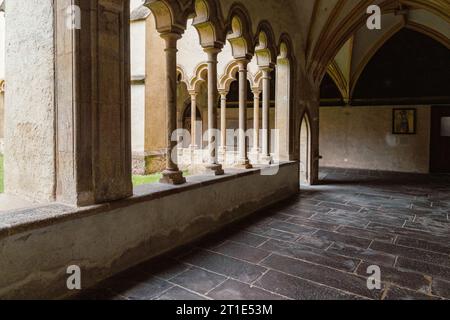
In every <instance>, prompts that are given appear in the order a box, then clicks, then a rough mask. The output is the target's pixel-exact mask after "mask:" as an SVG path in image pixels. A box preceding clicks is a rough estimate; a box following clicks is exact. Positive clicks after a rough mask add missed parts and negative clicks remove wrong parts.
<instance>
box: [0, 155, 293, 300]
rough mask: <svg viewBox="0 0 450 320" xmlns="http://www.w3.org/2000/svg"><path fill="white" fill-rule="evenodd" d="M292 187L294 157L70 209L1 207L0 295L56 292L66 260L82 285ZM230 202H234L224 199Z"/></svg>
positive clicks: (62, 291) (61, 289)
mask: <svg viewBox="0 0 450 320" xmlns="http://www.w3.org/2000/svg"><path fill="white" fill-rule="evenodd" d="M297 192H298V164H297V163H293V162H292V163H285V164H282V165H281V166H280V168H279V173H278V174H277V175H273V176H267V175H261V173H260V170H258V169H255V170H250V171H235V173H234V174H231V175H230V174H227V176H224V177H219V178H217V177H205V176H203V177H201V176H200V177H191V178H189V179H188V184H187V185H185V186H182V187H174V186H167V185H160V184H153V185H148V186H142V187H141V188H137V189H135V196H134V197H133V198H131V199H127V200H122V203H121V202H116V203H111V204H107V205H104V206H97V207H93V208H86V209H84V210H82V209H80V211H78V212H77V211H73V210H74V209H72V208H70V207H65V206H62V205H56V204H55V205H51V206H48V207H45V208H40V209H29V210H24V211H21V212H11V213H5V214H2V215H0V256H1V257H2V259H0V298H2V299H3V298H24V297H25V298H28V299H30V298H59V297H65V296H68V295H70V294H73V292H69V291H68V290H67V287H66V281H67V273H66V271H67V267H68V266H70V265H78V266H79V267H80V268H81V272H82V273H81V275H82V278H81V281H82V288H84V289H86V288H88V287H90V286H92V285H93V284H95V283H96V282H98V281H101V280H102V279H104V278H106V277H108V276H111V275H112V274H115V273H117V272H120V271H122V270H125V269H127V268H129V267H132V266H134V265H136V264H138V263H140V262H143V261H146V260H148V259H150V258H152V257H154V256H156V255H159V254H161V253H164V252H166V251H168V250H171V249H173V248H175V247H177V246H180V245H182V244H186V243H187V242H190V241H192V240H194V239H197V238H199V237H201V236H203V235H205V234H207V233H210V232H213V231H215V230H216V229H218V228H220V227H222V226H224V225H225V224H228V223H230V222H232V221H235V220H236V219H240V218H243V217H245V216H247V215H249V214H251V213H253V212H255V211H257V210H258V209H261V208H263V207H265V206H267V205H270V204H273V203H275V202H277V201H280V200H282V199H285V198H286V197H289V196H291V195H294V194H296V193H297ZM230 204H233V205H232V206H230Z"/></svg>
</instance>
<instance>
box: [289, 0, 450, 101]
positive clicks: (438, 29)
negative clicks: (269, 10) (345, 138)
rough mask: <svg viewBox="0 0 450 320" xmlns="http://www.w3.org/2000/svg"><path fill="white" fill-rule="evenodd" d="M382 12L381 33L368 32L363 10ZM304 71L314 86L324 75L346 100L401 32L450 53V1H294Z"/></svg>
mask: <svg viewBox="0 0 450 320" xmlns="http://www.w3.org/2000/svg"><path fill="white" fill-rule="evenodd" d="M373 4H376V5H378V6H379V7H380V8H381V10H382V28H381V30H369V29H368V28H367V27H366V21H367V18H368V15H367V12H366V11H367V8H368V7H369V6H370V5H373ZM292 5H293V6H294V7H295V10H297V15H298V17H299V19H300V24H301V30H300V32H301V35H302V37H301V38H302V39H304V43H303V46H304V52H305V62H306V65H305V68H306V70H307V71H308V72H309V73H310V74H312V76H313V78H314V80H315V81H321V80H322V79H323V76H324V75H325V73H326V72H328V74H329V75H330V76H331V78H332V79H333V80H334V82H335V83H336V85H337V86H338V88H339V90H340V92H341V94H342V96H343V97H344V100H348V99H350V97H351V96H352V93H353V90H354V88H355V85H356V83H357V81H358V78H359V77H360V75H361V73H362V71H363V70H364V68H365V66H366V65H367V63H368V62H369V61H370V60H371V58H372V57H373V55H374V54H375V53H376V52H377V50H378V49H379V48H380V47H381V46H382V45H383V44H384V43H385V42H386V41H387V40H388V39H390V38H391V37H392V36H393V35H394V34H396V33H397V32H398V31H399V30H401V29H402V28H410V29H413V30H415V31H419V32H422V33H424V34H426V35H427V36H429V37H431V38H433V39H435V40H437V41H439V42H441V43H442V44H444V45H445V46H446V47H447V48H449V49H450V1H449V0H375V1H374V0H297V1H292Z"/></svg>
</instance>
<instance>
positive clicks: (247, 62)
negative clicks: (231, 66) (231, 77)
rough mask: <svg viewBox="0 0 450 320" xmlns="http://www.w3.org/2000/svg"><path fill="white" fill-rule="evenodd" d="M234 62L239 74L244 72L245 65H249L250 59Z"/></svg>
mask: <svg viewBox="0 0 450 320" xmlns="http://www.w3.org/2000/svg"><path fill="white" fill-rule="evenodd" d="M236 62H237V64H238V66H239V72H241V71H246V70H247V65H248V64H249V63H250V59H248V58H241V59H236Z"/></svg>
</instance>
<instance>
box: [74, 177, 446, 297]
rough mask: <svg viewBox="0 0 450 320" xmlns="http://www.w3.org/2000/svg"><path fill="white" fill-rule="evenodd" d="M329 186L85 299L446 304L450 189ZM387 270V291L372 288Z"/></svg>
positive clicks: (390, 182)
mask: <svg viewBox="0 0 450 320" xmlns="http://www.w3.org/2000/svg"><path fill="white" fill-rule="evenodd" d="M321 178H322V184H321V185H318V186H313V187H305V190H303V191H302V193H301V194H300V195H299V196H296V197H293V198H292V199H290V200H287V201H284V202H282V203H279V204H277V205H276V206H273V207H271V208H268V209H265V210H262V211H259V212H256V213H255V214H253V215H252V216H251V217H250V218H249V219H246V220H244V221H241V222H239V223H237V224H234V225H233V226H231V227H227V228H226V229H224V230H222V231H220V232H217V233H215V234H213V235H211V236H208V237H207V238H205V239H202V240H200V241H198V242H196V243H194V244H191V245H188V246H186V247H183V248H181V249H178V250H176V251H174V252H172V253H170V254H168V255H166V256H164V257H163V258H160V259H158V260H157V261H155V260H152V261H149V262H147V263H143V264H141V265H139V266H137V267H135V268H132V269H130V270H128V271H125V272H123V273H121V274H119V275H117V276H115V277H113V278H110V279H108V280H106V281H104V282H103V283H101V284H100V285H99V286H97V287H96V288H93V289H91V290H88V291H87V292H85V293H84V294H83V295H82V296H79V297H78V298H81V299H87V300H90V299H92V300H97V299H102V300H103V299H120V300H149V299H162V300H204V299H219V300H266V299H267V300H278V299H299V300H317V299H333V300H335V299H338V300H340V299H346V300H347V299H348V300H353V299H384V300H390V299H392V300H399V299H442V298H444V299H449V298H450V286H449V285H448V281H450V273H449V270H450V259H449V255H450V221H449V216H450V181H449V177H448V176H445V175H444V176H443V175H411V174H393V173H388V172H380V171H369V170H351V169H333V168H323V169H322V170H321ZM371 265H378V266H380V268H381V274H382V286H381V289H380V290H369V289H368V288H367V285H366V281H367V276H368V273H367V268H368V267H369V266H371Z"/></svg>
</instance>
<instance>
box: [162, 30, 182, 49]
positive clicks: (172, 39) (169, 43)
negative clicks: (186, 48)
mask: <svg viewBox="0 0 450 320" xmlns="http://www.w3.org/2000/svg"><path fill="white" fill-rule="evenodd" d="M160 37H161V38H163V39H164V40H165V41H166V49H171V48H173V49H176V47H177V41H178V40H180V39H181V33H178V32H165V33H161V34H160Z"/></svg>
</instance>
